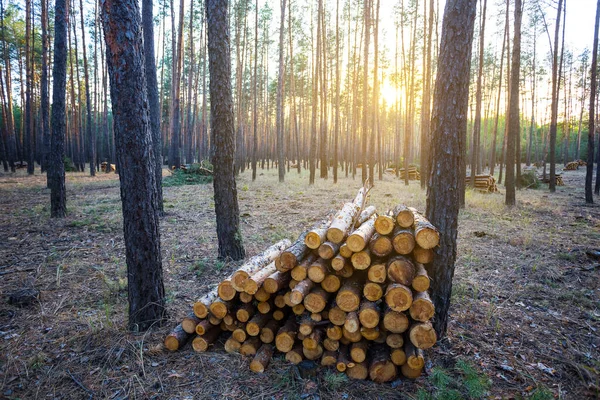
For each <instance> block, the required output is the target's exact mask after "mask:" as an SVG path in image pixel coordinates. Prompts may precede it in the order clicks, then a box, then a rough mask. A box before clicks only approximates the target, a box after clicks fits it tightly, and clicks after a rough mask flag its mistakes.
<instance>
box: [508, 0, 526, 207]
mask: <svg viewBox="0 0 600 400" xmlns="http://www.w3.org/2000/svg"><path fill="white" fill-rule="evenodd" d="M522 15H523V9H522V6H521V0H515V28H514V39H513V49H512V51H513V53H512V66H511V77H510V112H509V115H508V124H509V128H508V136H507V142H506V205H507V206H514V205H515V204H516V198H515V156H516V141H517V140H519V138H520V134H521V125H520V116H519V84H520V80H519V76H520V71H521V18H522ZM517 162H518V161H517Z"/></svg>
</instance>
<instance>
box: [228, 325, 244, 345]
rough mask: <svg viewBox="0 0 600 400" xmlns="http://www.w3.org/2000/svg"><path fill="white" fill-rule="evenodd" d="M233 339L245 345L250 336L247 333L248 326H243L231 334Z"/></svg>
mask: <svg viewBox="0 0 600 400" xmlns="http://www.w3.org/2000/svg"><path fill="white" fill-rule="evenodd" d="M231 337H232V338H234V339H235V340H237V341H238V342H240V343H243V342H244V341H245V340H246V339H247V338H248V334H247V333H246V325H243V326H241V327H239V328H237V329H236V330H235V331H233V332H232V333H231Z"/></svg>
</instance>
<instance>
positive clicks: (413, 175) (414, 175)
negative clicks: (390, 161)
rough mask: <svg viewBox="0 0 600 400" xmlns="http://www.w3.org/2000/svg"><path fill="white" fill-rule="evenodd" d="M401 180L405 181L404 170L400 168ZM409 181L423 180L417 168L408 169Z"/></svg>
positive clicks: (410, 167)
mask: <svg viewBox="0 0 600 400" xmlns="http://www.w3.org/2000/svg"><path fill="white" fill-rule="evenodd" d="M399 172H400V179H405V177H404V176H405V173H404V168H400V170H399ZM408 180H409V181H418V180H421V174H420V173H419V171H417V167H416V166H414V165H411V166H409V167H408Z"/></svg>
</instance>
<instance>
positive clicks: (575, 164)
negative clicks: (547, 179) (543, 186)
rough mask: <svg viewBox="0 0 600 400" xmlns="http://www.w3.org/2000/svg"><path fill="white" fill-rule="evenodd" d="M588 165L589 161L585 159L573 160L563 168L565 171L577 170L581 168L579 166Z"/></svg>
mask: <svg viewBox="0 0 600 400" xmlns="http://www.w3.org/2000/svg"><path fill="white" fill-rule="evenodd" d="M586 165H587V163H586V162H585V161H583V160H575V161H571V162H569V163H567V165H565V167H564V168H563V171H575V170H577V169H579V167H584V166H586Z"/></svg>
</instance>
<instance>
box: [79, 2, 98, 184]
mask: <svg viewBox="0 0 600 400" xmlns="http://www.w3.org/2000/svg"><path fill="white" fill-rule="evenodd" d="M79 15H80V17H81V45H82V47H83V73H84V79H85V109H86V124H85V132H86V136H87V139H88V157H89V161H90V176H96V131H95V130H92V101H91V98H90V79H89V76H90V75H89V73H88V63H87V49H86V46H85V24H84V23H83V0H79Z"/></svg>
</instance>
